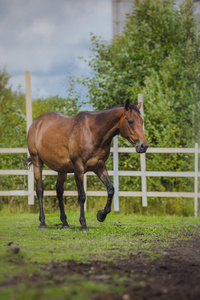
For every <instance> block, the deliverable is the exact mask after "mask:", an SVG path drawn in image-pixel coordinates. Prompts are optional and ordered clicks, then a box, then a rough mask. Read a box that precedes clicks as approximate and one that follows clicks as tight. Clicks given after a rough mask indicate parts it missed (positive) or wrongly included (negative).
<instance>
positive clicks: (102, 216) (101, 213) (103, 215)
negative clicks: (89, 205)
mask: <svg viewBox="0 0 200 300" xmlns="http://www.w3.org/2000/svg"><path fill="white" fill-rule="evenodd" d="M106 215H107V214H106V213H105V212H104V210H99V211H98V213H97V220H98V221H99V222H103V221H104V220H105V218H106Z"/></svg>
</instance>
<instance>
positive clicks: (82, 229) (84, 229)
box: [80, 226, 89, 231]
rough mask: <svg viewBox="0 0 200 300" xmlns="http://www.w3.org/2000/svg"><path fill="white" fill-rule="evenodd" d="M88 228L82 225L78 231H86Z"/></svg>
mask: <svg viewBox="0 0 200 300" xmlns="http://www.w3.org/2000/svg"><path fill="white" fill-rule="evenodd" d="M88 230H89V229H88V227H87V226H82V227H81V228H80V231H88Z"/></svg>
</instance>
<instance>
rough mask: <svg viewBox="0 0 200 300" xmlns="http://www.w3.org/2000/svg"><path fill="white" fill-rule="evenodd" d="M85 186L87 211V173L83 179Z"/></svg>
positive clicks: (85, 207) (85, 208)
mask: <svg viewBox="0 0 200 300" xmlns="http://www.w3.org/2000/svg"><path fill="white" fill-rule="evenodd" d="M83 186H84V190H85V196H86V198H85V203H84V211H86V210H87V174H86V173H85V174H84V177H83Z"/></svg>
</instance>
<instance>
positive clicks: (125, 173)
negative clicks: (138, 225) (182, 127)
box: [0, 144, 200, 216]
mask: <svg viewBox="0 0 200 300" xmlns="http://www.w3.org/2000/svg"><path fill="white" fill-rule="evenodd" d="M111 152H114V149H113V148H111ZM0 153H27V154H28V150H27V148H0ZM118 153H135V149H134V148H124V147H119V148H118ZM148 153H180V154H181V153H193V154H194V165H195V170H194V171H191V172H169V171H146V155H145V154H142V155H141V171H118V172H117V174H116V172H115V171H108V174H109V175H110V176H114V180H113V181H114V186H115V194H117V197H116V198H115V199H114V210H115V211H119V201H118V202H117V201H116V199H119V197H142V205H143V206H147V198H148V197H175V198H179V197H180V198H194V215H195V216H197V214H198V198H200V193H199V192H198V178H199V177H200V172H199V171H198V155H199V153H200V148H198V144H195V148H149V149H148ZM0 175H21V176H28V191H23V190H21V191H18V190H17V191H0V196H28V204H30V205H32V204H34V196H35V195H36V193H35V191H34V182H33V181H34V179H33V170H32V168H30V169H29V170H0ZM43 175H47V176H48V175H57V172H55V171H52V170H43ZM68 175H73V174H72V173H70V174H68ZM94 175H95V174H94V173H93V172H88V173H87V174H85V177H84V186H85V190H86V196H92V197H95V196H106V195H107V192H106V191H87V176H94ZM119 176H139V177H141V179H142V178H143V180H141V181H142V191H139V192H138V191H119V189H118V186H119V185H118V180H119V179H118V177H119ZM161 176H163V177H188V178H194V191H191V192H155V191H152V192H150V191H147V184H146V178H147V177H161ZM116 182H117V186H116ZM44 195H46V196H56V191H44ZM64 196H77V191H65V192H64ZM85 209H86V207H85Z"/></svg>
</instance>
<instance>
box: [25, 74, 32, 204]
mask: <svg viewBox="0 0 200 300" xmlns="http://www.w3.org/2000/svg"><path fill="white" fill-rule="evenodd" d="M25 77H26V131H27V133H28V130H29V127H30V126H31V124H32V121H33V118H32V101H31V74H30V72H29V71H27V72H26V73H25ZM28 155H29V153H28ZM28 194H29V195H28V204H29V205H33V204H34V178H33V167H32V166H31V167H30V169H29V170H28Z"/></svg>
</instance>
